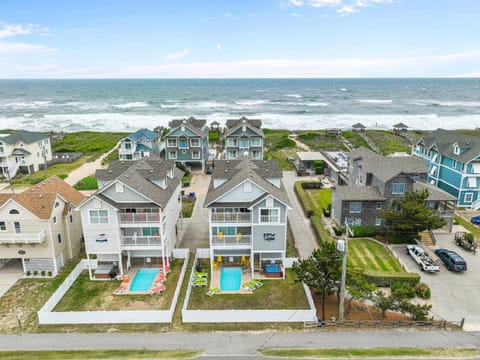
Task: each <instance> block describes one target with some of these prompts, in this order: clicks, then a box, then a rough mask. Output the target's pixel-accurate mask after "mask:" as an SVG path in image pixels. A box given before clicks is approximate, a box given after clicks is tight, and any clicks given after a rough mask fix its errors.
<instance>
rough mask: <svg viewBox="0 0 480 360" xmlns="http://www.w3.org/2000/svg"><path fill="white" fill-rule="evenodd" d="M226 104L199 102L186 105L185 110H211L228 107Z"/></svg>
mask: <svg viewBox="0 0 480 360" xmlns="http://www.w3.org/2000/svg"><path fill="white" fill-rule="evenodd" d="M228 106H229V105H228V104H227V103H223V102H217V101H200V102H195V103H190V104H186V105H185V107H186V108H190V109H212V108H222V107H228Z"/></svg>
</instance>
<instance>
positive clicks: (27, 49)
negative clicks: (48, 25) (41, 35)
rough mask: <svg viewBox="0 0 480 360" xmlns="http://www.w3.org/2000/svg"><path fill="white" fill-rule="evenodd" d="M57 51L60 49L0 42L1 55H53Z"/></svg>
mask: <svg viewBox="0 0 480 360" xmlns="http://www.w3.org/2000/svg"><path fill="white" fill-rule="evenodd" d="M57 51H58V49H55V48H51V47H48V46H45V45H38V44H30V43H20V42H7V41H0V54H2V53H9V54H21V53H31V52H49V53H53V52H57Z"/></svg>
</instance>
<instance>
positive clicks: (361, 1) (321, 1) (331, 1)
mask: <svg viewBox="0 0 480 360" xmlns="http://www.w3.org/2000/svg"><path fill="white" fill-rule="evenodd" d="M394 1H395V0H305V1H304V0H290V1H289V4H290V5H292V6H297V7H301V6H304V5H307V6H310V7H313V8H317V9H318V8H329V9H333V10H335V11H336V12H337V13H339V14H340V15H341V16H345V15H350V14H353V13H356V12H358V11H359V9H360V8H366V7H369V6H374V5H379V4H391V3H393V2H394Z"/></svg>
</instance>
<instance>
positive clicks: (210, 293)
mask: <svg viewBox="0 0 480 360" xmlns="http://www.w3.org/2000/svg"><path fill="white" fill-rule="evenodd" d="M219 292H220V288H218V287H214V288H211V289H210V290H208V291H207V295H208V296H210V297H212V296H213V295H216V294H218V293H219Z"/></svg>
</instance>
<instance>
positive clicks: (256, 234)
mask: <svg viewBox="0 0 480 360" xmlns="http://www.w3.org/2000/svg"><path fill="white" fill-rule="evenodd" d="M285 231H286V227H285V225H271V224H269V225H255V226H253V230H252V234H253V250H254V251H261V250H278V251H285V246H286V237H285ZM264 233H273V234H275V240H265V239H264V235H263V234H264Z"/></svg>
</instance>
